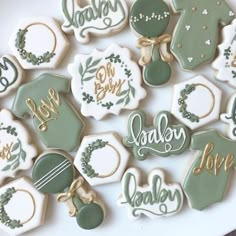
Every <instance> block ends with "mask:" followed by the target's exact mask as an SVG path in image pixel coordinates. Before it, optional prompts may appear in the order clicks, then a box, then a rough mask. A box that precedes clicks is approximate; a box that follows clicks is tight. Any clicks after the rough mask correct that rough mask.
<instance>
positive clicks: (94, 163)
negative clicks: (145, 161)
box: [74, 132, 129, 186]
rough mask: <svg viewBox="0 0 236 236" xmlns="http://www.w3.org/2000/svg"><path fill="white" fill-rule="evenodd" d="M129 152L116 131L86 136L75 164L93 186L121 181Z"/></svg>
mask: <svg viewBox="0 0 236 236" xmlns="http://www.w3.org/2000/svg"><path fill="white" fill-rule="evenodd" d="M128 161H129V153H128V151H127V150H126V149H125V148H124V147H123V145H122V144H121V140H120V138H118V136H117V134H116V133H113V132H108V133H102V134H97V135H91V136H86V137H84V139H83V140H82V142H81V145H80V148H79V150H78V152H77V154H76V158H75V161H74V165H75V166H76V168H77V169H78V170H79V172H80V173H81V174H82V175H83V176H84V178H85V179H86V180H87V181H88V183H89V184H90V185H92V186H94V185H101V184H107V183H112V182H117V181H120V179H121V178H122V175H123V173H124V171H125V169H126V166H127V164H128Z"/></svg>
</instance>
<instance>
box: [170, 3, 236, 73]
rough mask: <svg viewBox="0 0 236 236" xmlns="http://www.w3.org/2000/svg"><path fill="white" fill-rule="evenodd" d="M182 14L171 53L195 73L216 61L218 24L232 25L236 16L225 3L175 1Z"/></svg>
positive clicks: (182, 65) (176, 10)
mask: <svg viewBox="0 0 236 236" xmlns="http://www.w3.org/2000/svg"><path fill="white" fill-rule="evenodd" d="M171 3H172V6H173V10H174V11H175V12H181V16H180V19H179V22H178V23H177V25H176V27H175V30H174V33H173V40H172V43H171V52H172V53H173V54H174V56H175V57H176V59H177V60H178V62H179V64H180V66H181V67H182V68H183V69H184V70H194V69H195V68H196V67H198V66H200V65H201V64H203V63H205V62H209V61H212V60H213V58H214V56H215V52H216V47H217V43H218V24H219V23H221V24H224V25H227V24H229V23H230V22H231V21H232V20H233V19H234V17H235V14H234V13H233V12H232V10H231V9H230V7H229V6H228V5H227V3H226V1H225V0H213V1H206V0H198V1H196V0H171Z"/></svg>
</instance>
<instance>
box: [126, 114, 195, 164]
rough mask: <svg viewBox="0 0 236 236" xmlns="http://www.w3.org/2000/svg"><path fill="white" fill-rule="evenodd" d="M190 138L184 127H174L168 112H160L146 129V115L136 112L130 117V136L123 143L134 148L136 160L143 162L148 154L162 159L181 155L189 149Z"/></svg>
mask: <svg viewBox="0 0 236 236" xmlns="http://www.w3.org/2000/svg"><path fill="white" fill-rule="evenodd" d="M190 138H191V137H190V134H189V131H188V129H187V128H186V127H185V126H184V125H181V124H178V125H172V123H171V114H170V113H169V112H167V111H162V112H159V113H158V114H157V116H156V117H155V118H154V121H153V126H150V127H146V116H145V114H144V113H143V112H141V111H134V112H132V113H131V114H130V116H129V121H128V136H127V137H125V138H124V139H123V143H124V145H125V146H127V147H130V148H133V154H134V157H135V159H137V160H139V161H142V160H145V159H146V156H147V154H148V153H150V154H153V155H158V156H162V157H167V156H170V155H178V154H181V153H182V152H184V151H185V150H186V149H187V148H188V146H189V143H190Z"/></svg>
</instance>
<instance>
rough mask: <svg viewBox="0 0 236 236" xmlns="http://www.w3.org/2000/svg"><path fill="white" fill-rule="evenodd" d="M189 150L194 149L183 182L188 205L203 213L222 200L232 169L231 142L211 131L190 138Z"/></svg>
mask: <svg viewBox="0 0 236 236" xmlns="http://www.w3.org/2000/svg"><path fill="white" fill-rule="evenodd" d="M191 148H192V150H197V153H196V158H195V159H194V160H193V163H192V165H191V167H190V168H189V170H188V172H187V175H186V177H185V180H184V183H183V189H184V192H185V194H186V195H187V198H188V201H189V205H190V206H191V207H192V208H194V209H197V210H203V209H204V208H206V207H208V206H209V205H211V204H213V203H217V202H220V201H222V200H223V198H224V193H225V190H226V187H227V184H228V181H229V177H230V174H231V172H232V171H233V168H234V167H235V157H236V149H235V142H234V141H232V140H230V139H227V138H225V137H224V136H223V135H221V134H219V133H218V132H217V131H215V130H210V131H203V132H199V133H196V134H194V135H193V136H192V142H191Z"/></svg>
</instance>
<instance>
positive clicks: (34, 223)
mask: <svg viewBox="0 0 236 236" xmlns="http://www.w3.org/2000/svg"><path fill="white" fill-rule="evenodd" d="M46 209H47V196H46V195H44V194H42V193H39V192H38V191H37V190H36V189H35V188H34V186H33V185H32V183H31V181H30V180H29V179H27V178H25V177H22V178H20V179H17V180H14V181H12V182H10V183H9V184H7V185H5V186H3V187H1V188H0V229H2V230H4V231H5V232H7V233H8V234H10V235H20V234H23V233H25V232H28V231H30V230H32V229H35V228H36V227H38V226H40V225H41V224H43V221H44V216H45V213H46Z"/></svg>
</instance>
